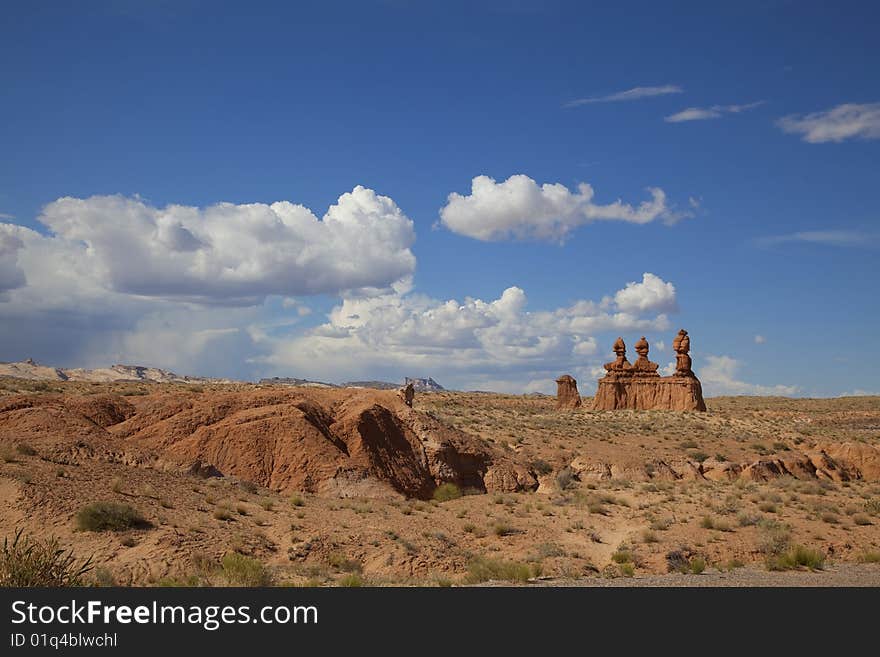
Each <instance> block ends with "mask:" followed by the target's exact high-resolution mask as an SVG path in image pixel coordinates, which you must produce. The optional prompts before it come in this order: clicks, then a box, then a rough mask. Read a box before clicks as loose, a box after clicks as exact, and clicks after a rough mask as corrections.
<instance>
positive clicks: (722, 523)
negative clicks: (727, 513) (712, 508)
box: [700, 516, 733, 532]
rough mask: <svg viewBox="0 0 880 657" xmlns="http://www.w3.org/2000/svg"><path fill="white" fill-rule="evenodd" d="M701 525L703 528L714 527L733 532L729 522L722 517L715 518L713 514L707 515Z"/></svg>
mask: <svg viewBox="0 0 880 657" xmlns="http://www.w3.org/2000/svg"><path fill="white" fill-rule="evenodd" d="M700 527H702V528H703V529H714V530H715V531H719V532H732V531H733V527H732V526H731V525H730V523H729V522H727V521H726V520H724V519H722V518H713V517H712V516H705V517H704V518H703V519H702V520H701V521H700Z"/></svg>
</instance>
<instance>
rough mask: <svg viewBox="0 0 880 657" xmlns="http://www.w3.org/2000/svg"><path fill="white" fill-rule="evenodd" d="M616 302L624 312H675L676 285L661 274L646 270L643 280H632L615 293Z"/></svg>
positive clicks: (676, 308)
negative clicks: (665, 279)
mask: <svg viewBox="0 0 880 657" xmlns="http://www.w3.org/2000/svg"><path fill="white" fill-rule="evenodd" d="M614 302H615V303H616V304H617V307H618V308H619V309H620V310H622V311H623V312H630V313H644V312H652V311H653V312H662V313H668V312H675V311H676V310H678V305H677V303H676V300H675V286H674V285H673V284H672V283H669V282H667V281H664V280H663V279H662V278H660V277H659V276H656V275H654V274H651V273H649V272H645V273H644V274H642V280H641V282H638V283H637V282H630V283H627V284H626V287H625V288H623V289H622V290H619V291H618V292H617V294H615V295H614Z"/></svg>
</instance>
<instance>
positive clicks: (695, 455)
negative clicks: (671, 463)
mask: <svg viewBox="0 0 880 657" xmlns="http://www.w3.org/2000/svg"><path fill="white" fill-rule="evenodd" d="M690 457H691V458H692V459H693V460H694V461H696V462H697V463H702V462H703V461H705V460H706V459H708V458H709V455H708V454H706V452H691V453H690Z"/></svg>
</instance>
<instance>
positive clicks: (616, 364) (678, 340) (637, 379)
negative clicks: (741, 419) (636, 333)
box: [593, 329, 706, 411]
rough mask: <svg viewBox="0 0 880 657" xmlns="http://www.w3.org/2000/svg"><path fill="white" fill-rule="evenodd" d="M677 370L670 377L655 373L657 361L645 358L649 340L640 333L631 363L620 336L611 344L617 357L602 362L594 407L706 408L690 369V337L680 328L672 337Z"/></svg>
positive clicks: (640, 408)
mask: <svg viewBox="0 0 880 657" xmlns="http://www.w3.org/2000/svg"><path fill="white" fill-rule="evenodd" d="M673 349H675V352H676V355H677V357H676V370H675V374H674V375H673V376H664V377H661V376H659V375H658V374H657V368H658V366H657V363H652V362H651V361H650V360H648V341H647V340H645V337H644V336H642V337H641V339H640V340H639V341H638V342H637V343H636V351H637V352H638V354H639V358H638V360H636V362H635V363H634V364H630V362H629V361H628V360H627V359H626V345H625V344H624V342H623V338H617V340H616V341H615V343H614V353H615V354H616V356H617V358H616V359H615V360H614V361H612V362H610V363H606V364H605V370H606V371H607V374H606V375H605V376H604V377H603V378H601V379H599V385H598V389H597V390H596V396H595V397H594V398H593V409H594V410H609V411H612V410H617V409H622V408H631V409H637V410H669V411H705V410H706V403H705V402H704V401H703V388H702V386H701V385H700V380H699V379H698V378H697V376H696V375H695V374H694V372H693V370H692V369H691V357H690V355H688V352H689V351H690V337H688V333H687V331H685V330H684V329H682V330H681V331H679V332H678V335H677V336H676V337H675V339H674V340H673Z"/></svg>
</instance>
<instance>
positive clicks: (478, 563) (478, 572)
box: [465, 556, 537, 584]
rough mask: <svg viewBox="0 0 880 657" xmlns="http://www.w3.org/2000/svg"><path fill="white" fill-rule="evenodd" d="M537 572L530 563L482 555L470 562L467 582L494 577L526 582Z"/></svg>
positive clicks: (466, 576)
mask: <svg viewBox="0 0 880 657" xmlns="http://www.w3.org/2000/svg"><path fill="white" fill-rule="evenodd" d="M536 574H537V571H536V570H535V569H533V567H532V566H529V565H528V564H524V563H519V562H517V561H504V560H503V559H492V558H490V557H484V556H480V557H475V558H473V559H471V560H470V561H469V562H468V566H467V574H466V575H465V582H467V583H468V584H479V583H480V582H488V581H489V580H492V579H497V580H505V581H510V582H525V581H528V580H529V579H530V578H531V577H533V576H535V575H536Z"/></svg>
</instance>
